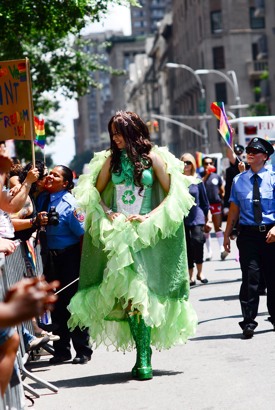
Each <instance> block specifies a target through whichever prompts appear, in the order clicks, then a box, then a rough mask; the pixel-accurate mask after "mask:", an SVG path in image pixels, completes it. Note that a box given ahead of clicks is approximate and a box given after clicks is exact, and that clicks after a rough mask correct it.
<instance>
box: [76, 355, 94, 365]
mask: <svg viewBox="0 0 275 410" xmlns="http://www.w3.org/2000/svg"><path fill="white" fill-rule="evenodd" d="M90 360H91V356H90V357H89V356H84V355H81V356H80V355H79V356H75V358H74V360H73V361H72V363H73V364H87V363H88V362H89V361H90Z"/></svg>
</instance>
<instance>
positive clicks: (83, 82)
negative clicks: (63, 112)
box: [0, 0, 137, 145]
mask: <svg viewBox="0 0 275 410" xmlns="http://www.w3.org/2000/svg"><path fill="white" fill-rule="evenodd" d="M114 4H119V5H129V4H132V5H137V2H136V0H90V1H88V0H12V1H7V0H0V27H1V29H0V61H5V60H14V59H21V58H25V57H28V58H29V60H30V67H31V77H32V89H33V100H34V111H35V114H36V115H39V114H40V113H43V114H44V115H47V114H48V113H50V112H51V111H56V110H58V109H59V107H60V105H59V101H58V98H56V94H57V92H60V90H61V92H62V94H63V95H64V96H65V97H67V98H73V97H74V98H78V97H80V96H83V95H85V94H86V93H87V92H88V91H89V88H90V87H97V86H98V84H97V83H96V82H95V81H94V80H93V78H92V77H91V76H90V73H91V71H94V70H111V69H110V68H109V67H106V66H105V65H104V64H101V62H100V59H99V57H98V56H96V55H95V56H92V57H91V56H90V55H89V56H88V55H87V53H85V47H86V44H85V40H83V39H82V37H81V36H80V31H81V29H83V28H84V27H85V26H87V25H88V24H90V23H92V22H95V21H100V19H102V18H104V15H105V14H106V13H107V9H108V7H109V6H110V5H114ZM116 74H117V73H116ZM59 130H60V124H58V123H57V122H52V121H49V120H47V129H46V135H47V137H54V136H55V135H56V134H57V132H58V131H59ZM19 145H20V144H19Z"/></svg>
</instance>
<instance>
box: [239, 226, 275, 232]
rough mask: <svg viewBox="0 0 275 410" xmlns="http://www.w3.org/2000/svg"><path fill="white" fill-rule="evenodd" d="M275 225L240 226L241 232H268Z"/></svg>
mask: <svg viewBox="0 0 275 410" xmlns="http://www.w3.org/2000/svg"><path fill="white" fill-rule="evenodd" d="M273 226H275V224H268V225H240V226H239V229H240V231H255V232H268V231H269V230H270V229H271V228H273Z"/></svg>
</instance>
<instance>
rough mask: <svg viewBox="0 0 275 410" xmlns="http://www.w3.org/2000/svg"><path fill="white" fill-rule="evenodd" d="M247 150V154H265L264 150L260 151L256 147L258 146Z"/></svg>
mask: <svg viewBox="0 0 275 410" xmlns="http://www.w3.org/2000/svg"><path fill="white" fill-rule="evenodd" d="M245 151H246V153H247V154H254V155H257V154H263V152H262V151H259V150H258V149H256V148H246V150H245Z"/></svg>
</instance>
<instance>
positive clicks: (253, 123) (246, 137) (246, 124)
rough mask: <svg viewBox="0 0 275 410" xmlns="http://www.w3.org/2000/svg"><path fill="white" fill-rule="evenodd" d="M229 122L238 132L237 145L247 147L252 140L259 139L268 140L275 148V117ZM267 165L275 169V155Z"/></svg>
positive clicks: (246, 118)
mask: <svg viewBox="0 0 275 410" xmlns="http://www.w3.org/2000/svg"><path fill="white" fill-rule="evenodd" d="M228 122H229V124H230V125H231V126H232V127H233V128H235V130H236V136H235V138H234V141H235V142H236V143H238V144H241V145H243V146H244V147H246V146H247V144H248V143H249V141H250V140H251V139H252V138H254V137H259V138H263V139H267V140H268V141H269V142H270V143H271V144H272V145H273V146H274V148H275V115H266V116H262V117H240V118H234V119H232V120H229V121H228ZM267 165H271V166H272V168H273V169H275V154H273V155H272V156H271V157H270V160H269V161H268V163H267Z"/></svg>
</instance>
